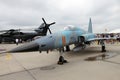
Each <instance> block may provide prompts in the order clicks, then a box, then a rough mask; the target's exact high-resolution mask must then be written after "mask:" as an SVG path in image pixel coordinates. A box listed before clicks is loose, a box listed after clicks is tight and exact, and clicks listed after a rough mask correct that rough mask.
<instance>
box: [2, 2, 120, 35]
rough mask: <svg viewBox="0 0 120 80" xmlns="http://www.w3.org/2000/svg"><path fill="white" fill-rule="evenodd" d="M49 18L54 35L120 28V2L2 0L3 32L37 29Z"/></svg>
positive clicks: (97, 31) (48, 21) (98, 31)
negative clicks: (69, 28)
mask: <svg viewBox="0 0 120 80" xmlns="http://www.w3.org/2000/svg"><path fill="white" fill-rule="evenodd" d="M42 17H43V18H45V20H46V22H47V23H51V22H56V24H55V25H52V26H51V27H50V28H51V30H52V31H53V32H57V31H60V30H63V28H64V27H66V26H67V25H73V26H76V27H80V28H82V29H85V30H87V28H88V22H89V18H90V17H91V19H92V24H93V32H94V33H100V32H106V31H111V30H113V29H118V28H119V29H120V22H119V21H120V0H0V29H1V30H6V29H24V28H37V27H39V25H40V24H41V23H42V22H43V21H42V19H41V18H42Z"/></svg>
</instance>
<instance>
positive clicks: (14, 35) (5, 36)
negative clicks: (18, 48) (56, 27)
mask: <svg viewBox="0 0 120 80" xmlns="http://www.w3.org/2000/svg"><path fill="white" fill-rule="evenodd" d="M42 20H43V22H44V23H42V24H41V25H40V27H38V28H37V29H35V30H34V32H22V31H21V30H20V29H10V30H2V31H0V32H2V34H0V43H2V42H15V39H20V40H21V41H27V40H32V39H33V38H34V37H35V36H46V34H47V31H48V30H49V32H50V34H51V30H50V28H49V27H50V26H51V25H53V24H55V22H53V23H50V24H47V23H46V21H45V20H44V18H42ZM3 32H4V33H3Z"/></svg>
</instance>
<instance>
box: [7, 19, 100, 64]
mask: <svg viewBox="0 0 120 80" xmlns="http://www.w3.org/2000/svg"><path fill="white" fill-rule="evenodd" d="M94 40H98V39H97V38H96V35H95V34H94V33H93V31H92V22H91V19H90V20H89V27H88V31H85V30H83V29H81V28H79V27H74V26H68V27H66V28H65V29H64V31H60V32H56V33H53V34H49V35H47V36H44V37H42V38H38V39H36V40H34V41H32V42H30V43H27V44H24V45H21V46H19V47H17V48H14V49H12V50H10V51H7V52H9V53H14V52H30V51H39V52H40V53H41V52H42V51H47V53H48V52H49V51H52V50H54V49H58V50H59V52H60V56H59V60H58V64H63V63H66V62H67V60H65V59H64V57H63V55H62V53H63V49H64V47H66V46H67V47H69V45H72V44H75V48H74V49H76V48H78V47H81V48H85V46H86V45H90V43H91V41H94Z"/></svg>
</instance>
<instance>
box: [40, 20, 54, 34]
mask: <svg viewBox="0 0 120 80" xmlns="http://www.w3.org/2000/svg"><path fill="white" fill-rule="evenodd" d="M42 20H43V22H44V24H45V27H46V29H48V30H49V32H50V34H52V32H51V30H50V28H49V27H50V26H51V25H53V24H55V22H53V23H50V24H47V23H46V21H45V19H44V18H42Z"/></svg>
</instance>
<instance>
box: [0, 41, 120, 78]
mask: <svg viewBox="0 0 120 80" xmlns="http://www.w3.org/2000/svg"><path fill="white" fill-rule="evenodd" d="M20 45H21V44H20ZM16 46H17V45H15V44H0V50H1V52H2V50H4V49H6V50H9V49H11V48H14V47H16ZM106 50H107V52H106V53H107V54H115V55H114V56H112V57H110V58H108V59H105V60H101V59H98V60H95V61H85V59H86V58H88V57H90V56H95V55H100V54H102V53H101V46H98V45H96V44H94V45H92V46H91V47H89V48H87V49H85V50H83V51H80V52H73V51H71V52H65V54H64V57H65V58H66V59H67V60H68V63H66V64H64V65H57V61H58V58H59V54H58V52H57V51H53V52H50V53H48V54H47V53H46V52H42V53H41V54H40V53H39V52H29V53H19V54H18V53H14V54H9V53H7V54H0V80H120V43H115V44H108V45H107V46H106Z"/></svg>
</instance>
